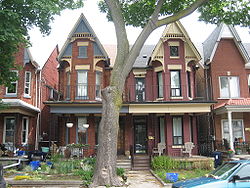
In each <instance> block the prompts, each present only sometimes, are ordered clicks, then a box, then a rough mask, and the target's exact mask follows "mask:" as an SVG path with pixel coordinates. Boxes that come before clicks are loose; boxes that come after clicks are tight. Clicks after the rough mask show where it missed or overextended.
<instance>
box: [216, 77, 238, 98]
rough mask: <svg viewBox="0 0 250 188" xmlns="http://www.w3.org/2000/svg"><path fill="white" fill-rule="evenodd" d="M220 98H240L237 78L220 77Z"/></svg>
mask: <svg viewBox="0 0 250 188" xmlns="http://www.w3.org/2000/svg"><path fill="white" fill-rule="evenodd" d="M219 79H220V97H221V98H237V97H239V96H240V88H239V78H238V76H220V78H219Z"/></svg>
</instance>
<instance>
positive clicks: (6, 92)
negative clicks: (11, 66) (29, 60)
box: [5, 70, 18, 95]
mask: <svg viewBox="0 0 250 188" xmlns="http://www.w3.org/2000/svg"><path fill="white" fill-rule="evenodd" d="M11 72H16V75H17V76H18V71H17V70H12V71H11ZM12 83H16V92H15V93H8V87H6V91H5V94H6V95H17V88H18V80H16V81H14V82H11V84H12Z"/></svg>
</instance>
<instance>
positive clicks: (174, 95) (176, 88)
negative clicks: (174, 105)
mask: <svg viewBox="0 0 250 188" xmlns="http://www.w3.org/2000/svg"><path fill="white" fill-rule="evenodd" d="M174 72H177V73H178V77H179V85H176V86H179V87H172V86H175V85H172V73H174ZM177 90H178V91H179V93H180V94H179V95H177V94H176V91H177ZM173 91H174V92H173ZM173 93H175V94H173ZM181 96H182V88H181V71H180V70H170V97H181Z"/></svg>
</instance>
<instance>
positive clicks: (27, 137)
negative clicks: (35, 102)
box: [21, 117, 29, 144]
mask: <svg viewBox="0 0 250 188" xmlns="http://www.w3.org/2000/svg"><path fill="white" fill-rule="evenodd" d="M24 119H26V122H27V127H26V135H25V142H23V122H24ZM21 139H22V144H28V140H29V118H28V117H23V119H22V131H21Z"/></svg>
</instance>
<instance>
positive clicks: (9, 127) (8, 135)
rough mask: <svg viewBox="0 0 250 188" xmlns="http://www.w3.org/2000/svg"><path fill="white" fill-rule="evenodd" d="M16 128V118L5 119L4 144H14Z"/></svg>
mask: <svg viewBox="0 0 250 188" xmlns="http://www.w3.org/2000/svg"><path fill="white" fill-rule="evenodd" d="M15 126H16V119H15V118H14V117H5V119H4V132H3V143H6V144H9V145H13V144H14V136H15V135H14V132H15Z"/></svg>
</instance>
